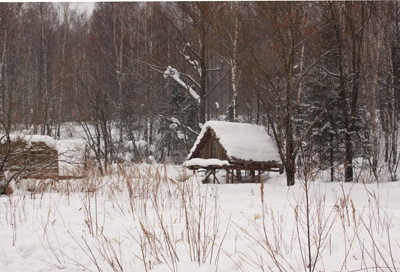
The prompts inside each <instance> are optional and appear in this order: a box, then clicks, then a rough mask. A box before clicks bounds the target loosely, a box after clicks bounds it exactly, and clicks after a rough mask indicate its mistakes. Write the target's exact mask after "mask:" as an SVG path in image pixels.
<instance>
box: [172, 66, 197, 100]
mask: <svg viewBox="0 0 400 272" xmlns="http://www.w3.org/2000/svg"><path fill="white" fill-rule="evenodd" d="M168 77H170V78H172V79H173V80H175V81H176V82H177V83H178V84H179V85H181V86H182V87H183V88H185V89H186V90H188V91H189V93H190V95H191V96H192V97H193V98H194V99H195V100H196V101H197V103H200V96H199V95H198V93H197V92H196V91H195V90H193V88H192V87H191V86H189V85H187V84H186V83H185V82H184V81H183V80H182V79H181V78H180V73H179V72H178V71H177V70H176V69H175V68H172V67H171V66H168V67H167V70H165V72H164V78H168Z"/></svg>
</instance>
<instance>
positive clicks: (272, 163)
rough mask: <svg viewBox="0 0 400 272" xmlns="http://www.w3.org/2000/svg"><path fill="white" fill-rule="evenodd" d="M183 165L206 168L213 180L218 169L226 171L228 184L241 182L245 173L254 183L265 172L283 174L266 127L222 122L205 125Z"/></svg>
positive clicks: (195, 168)
mask: <svg viewBox="0 0 400 272" xmlns="http://www.w3.org/2000/svg"><path fill="white" fill-rule="evenodd" d="M184 166H185V167H186V168H189V169H192V170H193V171H195V170H198V169H200V168H203V169H206V170H207V171H208V176H209V175H211V174H214V179H215V173H216V170H217V169H224V170H226V183H229V182H231V183H233V180H234V179H235V177H236V180H240V179H241V172H242V171H247V172H248V173H250V175H251V176H253V180H252V181H256V180H258V181H259V180H260V175H261V174H262V173H263V172H265V171H273V172H280V173H283V166H282V164H281V162H280V157H279V154H278V152H277V150H276V148H275V146H274V144H273V141H272V139H271V137H270V136H269V135H268V133H267V131H266V129H265V127H263V126H258V125H252V124H243V123H232V122H222V121H209V122H207V123H205V124H204V126H203V128H202V131H201V132H200V134H199V136H198V138H197V140H196V142H195V144H194V145H193V148H192V150H191V152H190V154H189V156H188V160H187V161H186V162H185V163H184ZM256 172H258V175H257V176H256V175H255V173H256ZM235 173H236V174H235ZM208 176H206V177H208ZM217 182H218V181H217Z"/></svg>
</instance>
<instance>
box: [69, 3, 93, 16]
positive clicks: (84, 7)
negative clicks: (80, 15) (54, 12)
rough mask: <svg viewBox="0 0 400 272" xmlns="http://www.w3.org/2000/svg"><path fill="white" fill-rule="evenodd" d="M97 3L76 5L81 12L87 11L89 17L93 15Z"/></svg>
mask: <svg viewBox="0 0 400 272" xmlns="http://www.w3.org/2000/svg"><path fill="white" fill-rule="evenodd" d="M94 4H95V2H74V5H75V6H76V7H77V8H78V9H79V10H80V11H86V13H87V15H89V16H90V15H91V14H92V12H93V9H94Z"/></svg>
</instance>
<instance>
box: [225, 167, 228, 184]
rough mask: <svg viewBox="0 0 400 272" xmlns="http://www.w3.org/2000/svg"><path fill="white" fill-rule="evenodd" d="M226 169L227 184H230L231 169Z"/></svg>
mask: <svg viewBox="0 0 400 272" xmlns="http://www.w3.org/2000/svg"><path fill="white" fill-rule="evenodd" d="M225 171H226V176H225V178H226V184H228V183H229V169H228V168H226V169H225Z"/></svg>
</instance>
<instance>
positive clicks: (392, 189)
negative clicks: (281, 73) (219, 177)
mask: <svg viewBox="0 0 400 272" xmlns="http://www.w3.org/2000/svg"><path fill="white" fill-rule="evenodd" d="M189 175H190V172H183V171H182V169H181V168H180V167H178V166H172V165H169V166H164V165H146V164H143V165H140V166H130V167H127V166H125V167H122V166H119V167H115V169H114V171H112V172H110V173H109V174H108V175H106V176H105V177H98V176H97V174H96V173H92V174H91V175H90V177H89V178H87V179H82V180H65V181H60V182H58V183H51V182H50V181H49V182H39V181H34V180H32V181H26V182H24V183H23V184H21V185H20V186H19V188H18V189H17V190H16V192H15V193H14V194H13V195H12V196H11V197H9V196H1V197H0V267H1V268H0V270H1V271H14V272H18V271H24V272H25V271H58V270H64V271H155V272H161V271H191V272H195V271H199V272H200V271H221V272H228V271H396V270H397V269H400V244H399V242H400V213H399V211H400V201H399V199H400V184H399V183H398V182H393V183H381V184H379V185H378V184H367V185H363V184H342V183H337V182H336V183H323V182H310V183H308V186H304V184H305V183H304V182H302V181H300V180H297V182H296V185H294V186H292V187H287V186H286V185H285V183H286V181H285V176H284V175H281V176H279V175H275V174H274V175H272V174H271V176H265V177H264V183H263V185H260V184H221V185H218V184H217V185H214V184H208V185H206V184H201V183H200V182H199V178H197V177H196V176H192V177H190V176H189ZM306 188H307V190H306ZM307 196H308V197H307ZM307 200H308V201H307ZM307 203H308V205H307ZM310 252H311V253H310Z"/></svg>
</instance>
